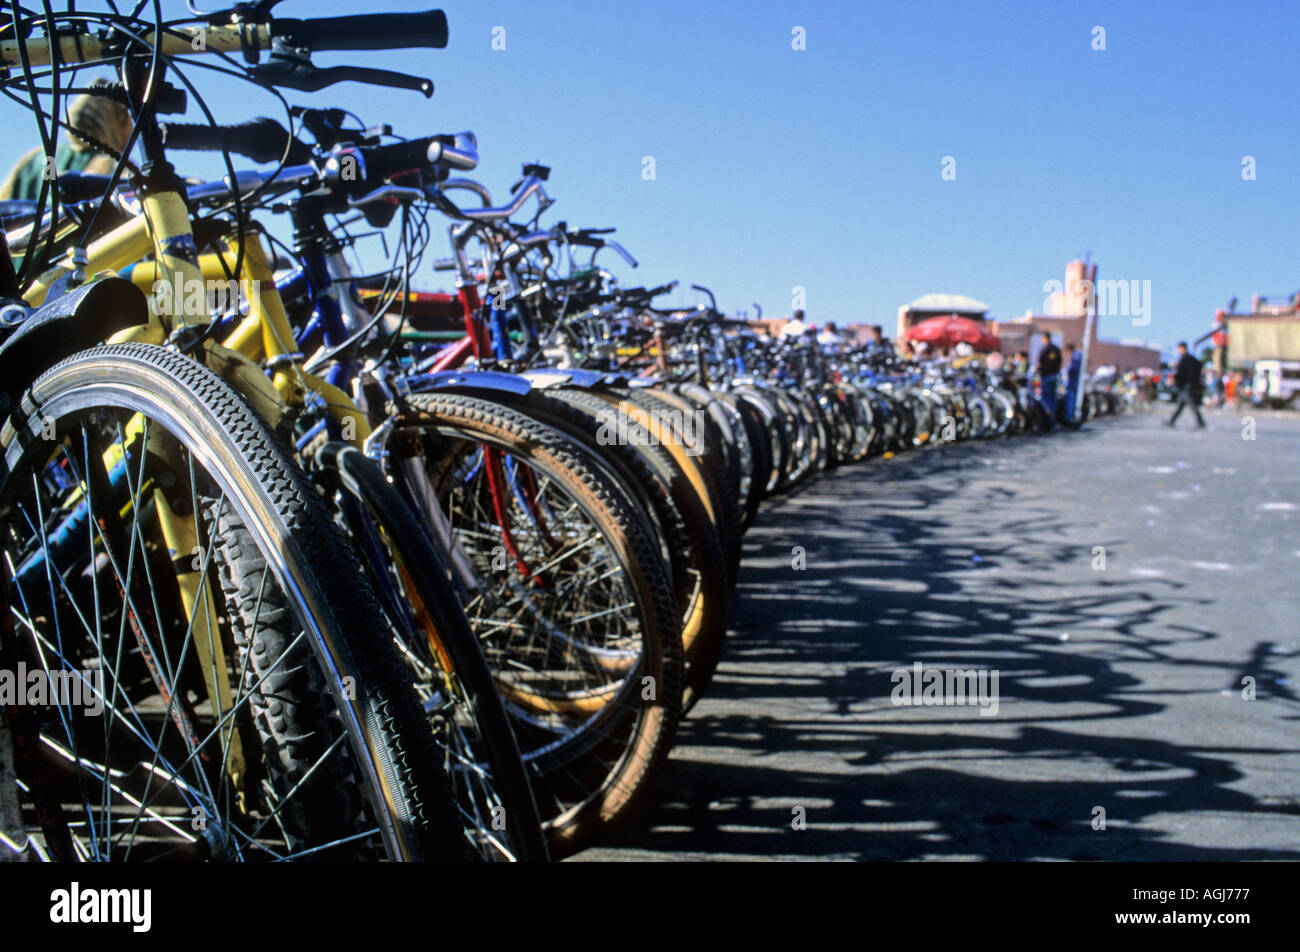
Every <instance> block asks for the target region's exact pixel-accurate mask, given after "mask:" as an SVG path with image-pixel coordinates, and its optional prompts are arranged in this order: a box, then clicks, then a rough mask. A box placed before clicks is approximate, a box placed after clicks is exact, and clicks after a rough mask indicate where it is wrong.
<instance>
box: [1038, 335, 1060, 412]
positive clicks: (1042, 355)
mask: <svg viewBox="0 0 1300 952" xmlns="http://www.w3.org/2000/svg"><path fill="white" fill-rule="evenodd" d="M1060 376H1061V348H1059V347H1057V346H1056V345H1055V344H1053V343H1052V335H1051V334H1049V333H1048V332H1047V331H1043V349H1042V350H1040V351H1039V352H1038V378H1039V380H1041V381H1042V385H1043V406H1044V407H1045V408H1046V409H1047V413H1048V416H1049V417H1050V418H1051V419H1052V420H1055V419H1056V384H1057V380H1058V379H1059V378H1060Z"/></svg>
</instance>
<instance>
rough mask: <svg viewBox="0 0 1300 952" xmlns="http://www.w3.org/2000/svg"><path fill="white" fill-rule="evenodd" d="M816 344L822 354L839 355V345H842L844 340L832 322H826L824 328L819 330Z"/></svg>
mask: <svg viewBox="0 0 1300 952" xmlns="http://www.w3.org/2000/svg"><path fill="white" fill-rule="evenodd" d="M817 343H818V344H819V345H820V346H821V349H822V351H823V352H824V353H828V354H836V353H839V350H840V345H841V344H843V343H844V338H843V337H841V336H840V332H839V330H838V329H837V328H836V327H835V322H834V321H827V322H826V326H825V327H823V328H822V329H821V333H819V334H818V335H817Z"/></svg>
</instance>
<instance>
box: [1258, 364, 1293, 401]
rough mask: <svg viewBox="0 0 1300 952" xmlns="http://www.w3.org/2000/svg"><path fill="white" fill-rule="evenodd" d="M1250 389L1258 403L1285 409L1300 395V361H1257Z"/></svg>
mask: <svg viewBox="0 0 1300 952" xmlns="http://www.w3.org/2000/svg"><path fill="white" fill-rule="evenodd" d="M1250 388H1251V390H1252V391H1254V394H1255V402H1256V403H1268V405H1269V406H1273V407H1284V406H1286V405H1288V404H1289V403H1291V401H1292V400H1294V399H1295V395H1296V394H1297V393H1300V360H1257V361H1255V378H1254V380H1253V381H1252V382H1251V385H1250Z"/></svg>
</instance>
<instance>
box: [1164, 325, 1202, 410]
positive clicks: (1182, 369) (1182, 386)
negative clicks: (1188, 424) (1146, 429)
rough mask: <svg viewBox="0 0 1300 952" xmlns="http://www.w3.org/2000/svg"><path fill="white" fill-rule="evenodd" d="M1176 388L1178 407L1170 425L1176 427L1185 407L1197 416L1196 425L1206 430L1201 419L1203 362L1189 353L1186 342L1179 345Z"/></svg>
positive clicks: (1175, 373)
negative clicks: (1175, 422) (1175, 424)
mask: <svg viewBox="0 0 1300 952" xmlns="http://www.w3.org/2000/svg"><path fill="white" fill-rule="evenodd" d="M1174 386H1175V387H1177V388H1178V405H1177V406H1176V407H1174V415H1173V416H1171V417H1170V418H1169V421H1168V422H1169V425H1170V426H1173V425H1174V421H1175V420H1177V419H1178V414H1180V413H1182V412H1183V407H1191V408H1192V412H1193V413H1195V414H1196V425H1197V426H1198V427H1200V428H1201V429H1205V421H1204V420H1203V419H1201V362H1200V361H1199V360H1197V359H1196V358H1195V357H1193V356H1192V355H1191V354H1189V353H1188V352H1187V342H1186V341H1180V342H1179V344H1178V367H1177V369H1176V370H1175V371H1174Z"/></svg>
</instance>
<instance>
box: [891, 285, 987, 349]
mask: <svg viewBox="0 0 1300 952" xmlns="http://www.w3.org/2000/svg"><path fill="white" fill-rule="evenodd" d="M988 312H989V306H988V305H987V304H984V303H982V302H980V301H977V300H975V299H974V298H968V297H966V295H964V294H925V295H922V296H921V297H919V298H917V299H916V300H915V301H913V302H912V303H911V304H904V305H903V306H902V307H900V308H899V309H898V333H897V337H898V339H899V340H902V338H903V335H904V334H906V333H907V331H908V329H909V328H911V327H914V326H915V325H917V324H920V323H921V322H922V321H928V320H929V319H930V318H932V317H948V316H950V315H955V316H957V317H967V318H970V319H971V320H972V321H979V322H980V323H981V324H982V323H984V319H985V316H986V315H987V314H988Z"/></svg>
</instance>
